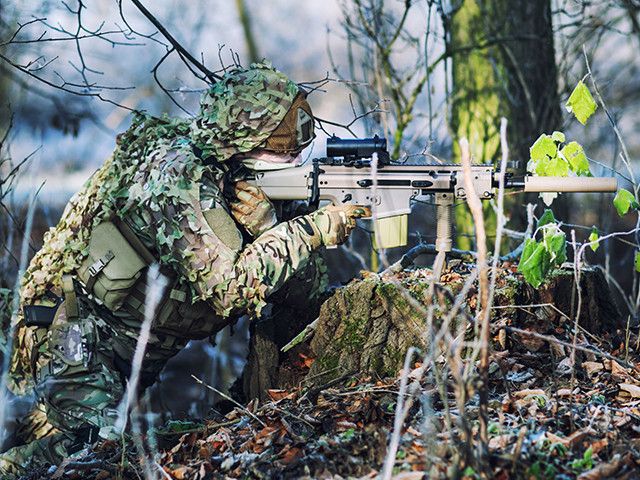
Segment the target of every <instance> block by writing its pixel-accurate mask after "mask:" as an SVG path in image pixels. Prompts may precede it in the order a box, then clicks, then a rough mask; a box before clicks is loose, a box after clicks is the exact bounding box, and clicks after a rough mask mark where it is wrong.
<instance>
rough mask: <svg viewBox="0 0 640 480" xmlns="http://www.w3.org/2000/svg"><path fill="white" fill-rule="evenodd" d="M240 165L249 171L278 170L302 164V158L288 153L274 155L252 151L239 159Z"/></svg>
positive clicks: (261, 151) (262, 151)
mask: <svg viewBox="0 0 640 480" xmlns="http://www.w3.org/2000/svg"><path fill="white" fill-rule="evenodd" d="M239 160H240V161H241V162H242V164H243V165H244V166H245V167H247V168H249V169H251V170H257V171H261V170H278V169H281V168H288V167H295V166H296V165H300V164H301V163H302V156H301V155H300V154H298V155H291V154H288V153H274V152H269V151H266V150H254V151H253V152H250V153H248V154H247V155H246V156H244V158H239Z"/></svg>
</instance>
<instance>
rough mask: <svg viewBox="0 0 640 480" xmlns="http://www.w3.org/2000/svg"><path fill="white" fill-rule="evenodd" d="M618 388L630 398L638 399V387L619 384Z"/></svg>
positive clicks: (639, 390)
mask: <svg viewBox="0 0 640 480" xmlns="http://www.w3.org/2000/svg"><path fill="white" fill-rule="evenodd" d="M618 386H619V387H620V390H624V391H625V392H628V393H629V394H631V396H632V397H634V398H640V386H638V385H633V384H632V383H621V384H619V385H618Z"/></svg>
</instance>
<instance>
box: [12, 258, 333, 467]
mask: <svg viewBox="0 0 640 480" xmlns="http://www.w3.org/2000/svg"><path fill="white" fill-rule="evenodd" d="M326 288H327V276H326V266H325V264H324V261H323V260H322V258H321V257H320V256H317V257H316V256H314V258H313V260H312V261H311V262H310V264H309V265H308V266H307V268H305V269H303V270H301V271H300V272H297V273H296V274H295V275H294V277H293V278H292V279H291V280H290V281H289V282H288V283H287V284H286V285H285V287H284V288H282V289H281V290H280V291H279V292H278V293H277V294H276V295H274V298H273V304H274V308H273V318H272V319H271V320H270V322H273V323H275V324H277V325H278V328H283V329H287V330H291V333H290V335H289V336H293V335H295V333H298V332H299V329H300V328H301V325H300V321H301V318H302V317H303V316H304V315H301V312H302V311H304V310H307V312H310V311H313V310H314V309H313V308H309V307H310V305H316V304H317V303H318V301H319V299H320V297H321V293H322V292H324V291H325V290H326ZM271 300H272V299H269V301H271ZM290 307H291V308H290ZM286 310H289V311H288V312H286V313H285V311H286ZM311 320H313V318H311ZM264 321H265V319H262V322H264ZM137 327H139V325H138V326H137ZM137 327H127V326H126V325H124V324H123V323H122V321H121V319H119V318H118V317H117V316H114V315H112V314H111V313H110V312H108V311H105V310H104V309H102V308H101V307H99V306H97V305H96V304H95V302H93V301H92V300H91V299H90V298H88V297H86V296H84V295H81V294H79V295H78V315H77V317H75V318H73V319H70V318H67V315H66V308H65V304H64V303H63V304H62V305H61V306H60V307H59V308H58V310H57V312H56V316H55V319H54V321H53V323H52V324H51V326H50V327H49V328H48V329H43V328H39V329H36V330H35V331H34V332H33V336H34V341H33V346H32V351H31V352H30V355H29V357H30V359H31V368H30V370H31V371H32V372H33V375H34V380H35V393H36V396H37V398H38V402H37V404H36V406H35V408H34V409H33V410H32V412H31V413H30V414H29V415H28V416H27V417H26V418H25V419H24V420H23V421H22V422H20V426H19V429H18V432H17V436H18V437H19V440H20V441H21V442H22V443H23V444H22V445H19V446H16V447H14V448H12V449H10V450H8V451H6V452H4V453H2V454H0V478H2V479H4V478H11V475H19V474H21V473H24V471H25V469H26V468H27V467H28V466H29V465H30V464H32V463H36V464H37V463H50V464H58V463H60V461H61V460H62V459H64V458H65V457H67V456H68V455H69V454H71V453H73V451H75V450H79V449H80V448H81V447H82V446H83V445H84V443H86V442H90V441H93V440H96V439H98V438H102V439H115V438H118V436H119V434H118V432H116V430H115V423H116V420H117V407H118V405H119V403H120V401H121V400H122V397H123V396H124V393H125V385H126V380H127V377H128V375H129V373H130V372H129V371H128V369H127V365H124V366H123V364H122V363H123V362H122V358H121V356H120V355H118V353H117V352H116V350H118V351H119V350H121V349H120V348H114V346H116V345H120V344H121V343H122V342H123V341H125V342H127V343H128V346H127V349H128V350H130V351H133V350H134V349H135V343H136V339H137V333H138V328H137ZM184 333H185V336H186V334H187V332H184ZM152 337H153V335H152ZM163 337H171V336H166V335H165V336H161V338H163ZM188 340H189V338H176V339H175V341H174V342H172V343H170V346H169V347H167V343H166V340H165V341H164V343H163V344H162V345H159V344H154V343H153V341H152V342H150V343H149V344H148V345H147V353H146V357H145V358H146V359H145V362H144V363H143V367H142V369H143V371H142V381H141V382H142V383H143V385H142V387H143V388H144V387H146V386H149V385H150V384H151V383H153V381H154V380H155V378H157V376H158V374H159V372H160V370H161V369H162V366H163V365H164V363H166V361H167V360H168V359H169V358H170V357H171V356H173V355H174V354H175V353H177V352H178V351H179V350H180V349H181V348H182V347H184V345H185V344H186V343H187V341H188ZM249 361H251V358H250V359H249ZM125 363H126V362H125Z"/></svg>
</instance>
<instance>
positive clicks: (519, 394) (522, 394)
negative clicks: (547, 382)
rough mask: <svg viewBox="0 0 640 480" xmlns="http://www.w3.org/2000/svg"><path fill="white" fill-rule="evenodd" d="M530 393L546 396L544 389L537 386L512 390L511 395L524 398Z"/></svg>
mask: <svg viewBox="0 0 640 480" xmlns="http://www.w3.org/2000/svg"><path fill="white" fill-rule="evenodd" d="M531 395H543V396H545V397H546V396H547V394H546V393H545V392H544V390H542V389H539V388H537V389H536V388H533V389H532V388H525V389H524V390H518V391H517V392H513V396H514V397H518V398H525V397H529V396H531Z"/></svg>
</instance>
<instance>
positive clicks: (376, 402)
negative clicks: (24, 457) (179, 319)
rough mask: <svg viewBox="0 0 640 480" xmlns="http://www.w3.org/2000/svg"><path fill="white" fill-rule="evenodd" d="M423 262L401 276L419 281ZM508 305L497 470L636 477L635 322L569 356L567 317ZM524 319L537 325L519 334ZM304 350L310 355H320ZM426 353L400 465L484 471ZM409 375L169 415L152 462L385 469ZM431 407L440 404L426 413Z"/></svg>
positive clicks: (372, 474)
mask: <svg viewBox="0 0 640 480" xmlns="http://www.w3.org/2000/svg"><path fill="white" fill-rule="evenodd" d="M513 270H514V269H513V268H505V269H504V270H503V271H502V277H501V278H502V279H504V278H505V277H510V276H513V277H515V275H516V274H515V273H513ZM421 275H422V273H421V272H420V271H418V272H415V273H410V274H409V273H403V274H401V275H400V278H401V280H402V281H403V282H404V283H411V282H415V281H416V279H418V278H420V276H421ZM448 275H449V276H448V277H447V276H445V277H444V280H446V281H450V282H459V280H460V275H459V274H457V273H455V272H454V273H449V274H448ZM445 283H446V282H445ZM472 300H473V299H470V301H469V304H473V301H472ZM510 311H511V310H505V313H503V314H500V315H497V316H496V319H495V320H494V321H493V324H492V339H493V351H492V354H491V365H490V401H489V415H490V424H489V434H490V442H489V447H490V464H491V470H492V477H493V478H498V479H508V478H560V479H562V478H567V479H569V478H580V479H604V478H621V479H622V478H640V474H639V473H638V472H639V471H640V408H639V406H640V370H639V368H638V367H640V356H638V354H637V346H638V342H639V341H640V339H639V337H638V336H637V334H636V333H634V332H629V333H627V332H626V331H625V330H624V329H616V328H613V327H612V328H610V331H608V332H604V333H601V334H598V335H593V334H590V333H588V332H584V331H583V332H581V334H580V335H578V337H577V343H578V346H579V347H580V348H581V349H582V350H578V351H577V352H576V354H575V359H576V366H575V369H572V368H571V365H572V364H571V359H572V355H571V352H572V348H571V345H572V344H573V340H574V339H573V335H572V334H571V331H572V324H571V321H570V319H569V318H568V317H567V318H564V317H561V318H560V320H558V321H557V322H556V323H554V324H552V325H545V326H544V328H542V327H540V326H538V327H536V322H541V320H540V319H539V318H534V319H533V320H534V321H533V322H532V321H531V320H516V319H517V318H522V317H518V316H516V315H512V314H510V313H508V312H510ZM519 322H520V323H519ZM505 327H510V328H511V329H509V328H506V329H505ZM514 328H515V329H517V328H521V329H523V330H527V331H533V332H534V333H536V335H537V336H535V335H534V336H527V335H522V334H520V335H516V334H515V333H513V332H514V331H515V330H513V329H514ZM505 332H506V333H505ZM586 350H588V352H587V351H586ZM593 352H595V353H593ZM300 360H301V361H300V364H301V365H303V366H306V367H307V368H308V366H309V365H310V363H311V362H312V359H308V358H301V359H300ZM429 367H430V366H429V365H422V364H420V363H416V364H414V365H413V366H412V371H411V372H410V373H409V380H410V381H411V380H415V379H417V378H421V380H420V384H421V386H422V390H423V391H424V392H429V393H430V398H431V402H430V404H429V406H428V408H427V406H426V405H424V404H422V403H421V402H419V401H417V402H415V404H414V406H413V407H412V409H411V410H410V413H409V415H408V418H407V420H406V422H405V424H404V427H403V430H402V435H401V440H400V447H399V450H398V453H397V455H396V459H395V470H394V472H395V475H396V478H398V479H420V478H446V477H449V478H455V477H458V478H461V477H462V478H478V477H477V475H478V474H477V473H476V472H475V470H474V469H473V467H472V466H470V465H471V464H470V463H466V464H465V461H464V458H463V457H464V455H463V453H464V452H465V450H470V451H472V450H473V448H470V449H465V446H464V445H461V440H460V439H461V438H463V437H462V436H461V433H460V430H459V423H458V419H459V410H458V409H457V406H456V405H457V404H456V401H455V398H454V396H453V394H452V393H451V392H452V390H453V388H449V389H448V391H447V393H446V394H445V395H444V396H443V395H442V394H441V393H440V392H441V390H439V389H437V388H435V386H434V385H431V384H429V378H430V377H429V375H421V373H422V372H424V371H425V369H428V368H429ZM401 375H402V372H398V375H397V376H395V377H392V378H384V379H382V378H374V377H371V376H365V375H362V376H355V377H353V376H352V377H348V378H342V379H339V381H334V382H332V383H331V384H325V385H320V386H316V387H313V388H311V389H309V388H307V389H304V388H295V389H291V390H286V391H285V390H272V391H270V392H269V393H270V397H271V401H269V402H266V403H263V404H258V403H257V402H255V401H254V402H252V403H250V404H248V405H244V406H242V408H241V407H240V406H231V407H230V408H229V409H228V413H226V414H222V413H214V414H212V416H211V418H209V419H207V420H206V421H193V422H187V421H182V422H172V423H169V424H167V425H165V426H164V427H163V428H162V429H159V430H151V431H148V432H147V433H146V434H145V436H144V443H145V445H147V446H149V445H153V446H154V447H153V448H152V449H151V450H155V460H153V461H149V463H148V468H150V469H152V470H153V471H154V472H155V474H156V476H157V478H171V479H226V478H265V479H267V478H268V479H279V478H309V479H316V478H318V479H319V478H376V476H377V475H379V473H380V470H381V468H382V464H383V462H384V459H385V455H386V449H387V444H388V440H389V435H390V432H391V431H392V429H393V421H394V414H395V410H396V408H395V407H396V403H397V401H398V389H399V384H400V377H401ZM469 398H470V400H469V401H468V406H467V410H466V418H467V423H468V425H469V426H470V429H471V434H472V436H474V438H477V434H478V408H477V395H476V394H475V392H469ZM447 409H448V411H449V412H450V415H451V416H450V418H451V419H452V422H453V424H452V425H451V426H450V427H449V426H448V425H447V423H446V421H445V413H444V412H445V411H446V410H447ZM425 412H430V413H429V416H428V418H429V419H430V421H429V422H425V419H426V418H427V415H426V414H425ZM461 452H462V453H461ZM147 453H149V454H153V453H154V452H153V451H149V452H147ZM148 458H153V457H152V455H148ZM29 478H32V479H35V478H50V479H56V478H59V479H76V478H78V479H79V478H82V479H96V480H97V479H108V478H127V479H128V478H144V462H143V461H142V460H141V457H140V456H139V455H138V454H137V451H136V449H135V448H133V443H132V442H131V441H130V440H126V441H125V443H124V448H123V444H122V443H112V442H111V443H110V442H108V443H101V444H96V445H94V446H93V447H92V448H90V449H88V450H86V451H83V452H81V453H80V454H79V455H76V456H74V458H73V459H69V460H68V461H66V462H65V463H63V464H62V465H60V466H58V467H57V468H56V467H51V468H47V467H43V468H41V469H39V470H38V471H35V472H33V474H32V475H31V476H30V477H29Z"/></svg>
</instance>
